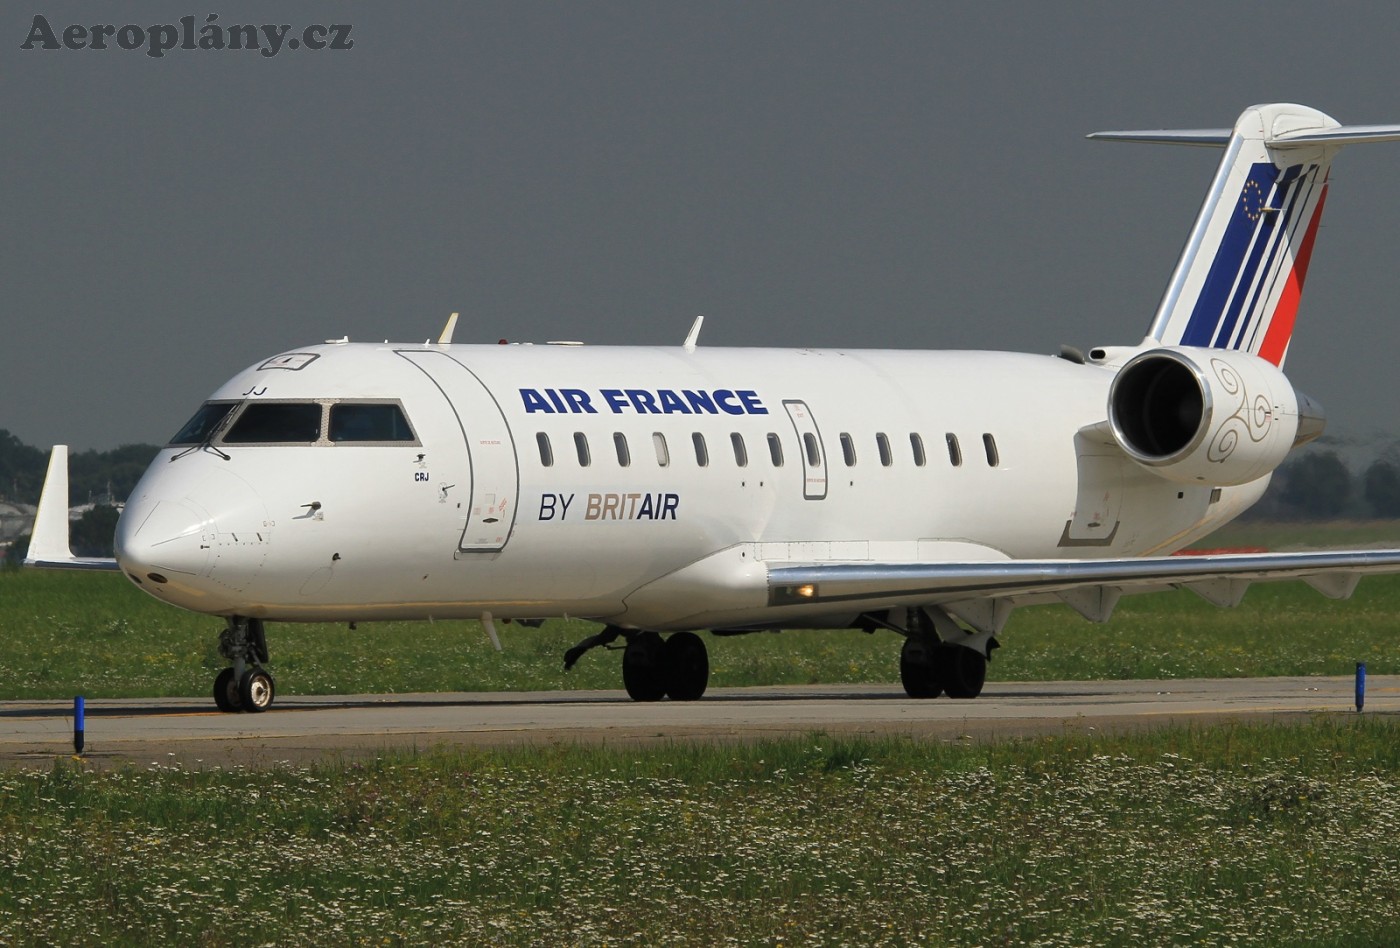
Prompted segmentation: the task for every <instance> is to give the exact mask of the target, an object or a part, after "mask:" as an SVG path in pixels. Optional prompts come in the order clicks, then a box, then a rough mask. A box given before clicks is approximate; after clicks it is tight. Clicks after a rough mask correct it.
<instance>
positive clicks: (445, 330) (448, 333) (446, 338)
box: [438, 313, 457, 346]
mask: <svg viewBox="0 0 1400 948" xmlns="http://www.w3.org/2000/svg"><path fill="white" fill-rule="evenodd" d="M456 329H457V314H456V313H453V314H452V315H451V316H449V317H447V325H446V326H443V327H442V335H440V336H438V345H440V346H450V345H451V344H452V333H453V332H454V331H456Z"/></svg>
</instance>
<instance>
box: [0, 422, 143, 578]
mask: <svg viewBox="0 0 1400 948" xmlns="http://www.w3.org/2000/svg"><path fill="white" fill-rule="evenodd" d="M159 450H160V448H159V447H158V446H156V445H154V444H124V445H122V446H121V447H119V448H113V449H112V450H110V451H79V452H76V453H70V454H69V456H68V506H69V507H75V506H78V505H79V504H86V503H88V502H89V501H90V500H91V501H97V500H99V499H107V498H108V495H109V493H110V499H111V500H116V501H124V500H126V498H127V497H128V496H129V495H130V494H131V492H132V491H133V490H134V489H135V488H136V482H137V481H139V480H140V479H141V475H142V474H143V473H145V470H146V468H147V466H149V465H150V463H151V460H152V459H153V458H154V457H155V456H156V452H157V451H159ZM48 466H49V453H48V451H46V450H40V449H39V448H34V447H30V446H29V445H27V444H25V443H24V442H22V441H20V440H19V439H18V438H16V437H15V436H14V435H12V434H10V432H8V431H6V430H4V429H3V428H0V499H3V500H7V501H10V502H12V503H19V504H37V503H38V502H39V492H40V490H41V489H42V488H43V486H44V475H45V474H46V473H47V471H48ZM116 528H117V511H116V508H114V507H111V506H107V505H104V504H101V503H99V504H98V506H96V507H94V508H93V509H92V510H89V511H87V512H86V513H84V514H83V516H82V519H80V520H77V521H75V522H74V523H73V525H72V528H71V533H70V537H69V543H70V545H71V547H72V550H73V552H74V553H75V554H76V555H78V556H111V555H112V536H113V534H114V533H115V532H116ZM28 549H29V537H28V536H27V535H26V536H22V537H20V538H19V539H18V540H16V541H15V543H14V545H13V546H12V547H11V548H10V550H9V554H8V556H7V557H6V560H7V562H10V563H16V562H18V561H20V560H23V559H24V554H25V552H26V551H27V550H28Z"/></svg>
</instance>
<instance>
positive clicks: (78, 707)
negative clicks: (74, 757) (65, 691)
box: [73, 695, 86, 754]
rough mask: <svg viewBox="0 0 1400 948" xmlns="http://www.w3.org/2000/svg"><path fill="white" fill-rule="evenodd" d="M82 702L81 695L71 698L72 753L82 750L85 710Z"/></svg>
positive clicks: (79, 752) (78, 752)
mask: <svg viewBox="0 0 1400 948" xmlns="http://www.w3.org/2000/svg"><path fill="white" fill-rule="evenodd" d="M84 704H85V702H84V701H83V696H82V695H78V697H76V698H74V699H73V753H75V754H81V753H82V752H83V712H84V711H85V710H86V708H85V707H84Z"/></svg>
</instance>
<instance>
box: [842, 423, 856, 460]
mask: <svg viewBox="0 0 1400 948" xmlns="http://www.w3.org/2000/svg"><path fill="white" fill-rule="evenodd" d="M841 457H843V458H845V460H846V466H847V467H855V466H856V442H855V439H854V438H852V437H851V436H850V435H849V434H847V433H846V432H844V431H843V432H841Z"/></svg>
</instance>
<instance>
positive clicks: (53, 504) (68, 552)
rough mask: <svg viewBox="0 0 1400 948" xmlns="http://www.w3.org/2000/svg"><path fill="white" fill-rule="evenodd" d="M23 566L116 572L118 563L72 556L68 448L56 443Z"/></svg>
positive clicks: (100, 558)
mask: <svg viewBox="0 0 1400 948" xmlns="http://www.w3.org/2000/svg"><path fill="white" fill-rule="evenodd" d="M24 565H25V566H37V567H39V568H41V569H102V570H115V569H118V568H119V567H118V566H117V561H116V560H114V559H108V558H104V557H85V556H74V555H73V550H72V547H70V546H69V544H68V445H66V444H56V445H54V446H53V452H52V453H51V454H49V471H48V473H47V474H46V475H44V489H43V490H42V491H41V492H40V494H39V510H38V512H37V513H35V515H34V529H33V530H31V531H30V537H29V553H28V555H27V556H25V558H24Z"/></svg>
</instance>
